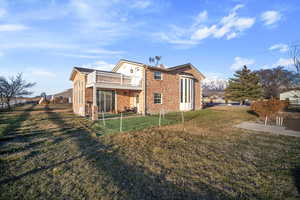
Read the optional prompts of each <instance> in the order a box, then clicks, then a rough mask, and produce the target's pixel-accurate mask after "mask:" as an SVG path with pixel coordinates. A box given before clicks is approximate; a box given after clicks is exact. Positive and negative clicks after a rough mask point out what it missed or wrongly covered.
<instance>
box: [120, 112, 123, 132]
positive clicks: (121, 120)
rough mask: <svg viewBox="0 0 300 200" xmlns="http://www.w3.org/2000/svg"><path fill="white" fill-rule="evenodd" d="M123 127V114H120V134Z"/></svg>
mask: <svg viewBox="0 0 300 200" xmlns="http://www.w3.org/2000/svg"><path fill="white" fill-rule="evenodd" d="M122 126H123V114H122V113H121V117H120V132H122V128H123V127H122Z"/></svg>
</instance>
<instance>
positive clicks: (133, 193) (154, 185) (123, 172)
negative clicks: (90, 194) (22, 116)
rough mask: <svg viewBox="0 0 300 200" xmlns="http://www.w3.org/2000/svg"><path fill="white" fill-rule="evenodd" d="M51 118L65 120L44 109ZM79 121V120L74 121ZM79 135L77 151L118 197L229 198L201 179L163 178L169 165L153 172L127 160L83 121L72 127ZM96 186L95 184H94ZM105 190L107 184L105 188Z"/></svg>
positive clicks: (62, 123)
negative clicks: (77, 126)
mask: <svg viewBox="0 0 300 200" xmlns="http://www.w3.org/2000/svg"><path fill="white" fill-rule="evenodd" d="M46 113H47V114H48V116H49V118H50V119H51V121H52V122H53V123H55V124H57V125H58V126H60V127H64V126H66V121H65V120H64V119H63V118H61V117H60V115H59V114H58V113H55V112H51V109H49V108H48V109H47V111H46ZM78 123H80V122H78ZM78 125H79V124H78ZM76 132H77V133H78V132H80V135H79V136H78V137H77V138H76V140H75V141H76V142H77V145H78V147H79V150H80V152H81V154H83V156H84V158H85V159H86V160H87V161H88V162H89V165H92V166H93V167H94V168H95V169H97V170H99V171H100V172H104V174H105V175H107V176H108V177H109V178H110V180H111V182H112V184H113V185H115V186H117V187H118V189H119V191H118V192H117V193H115V194H114V195H116V194H118V195H119V198H122V199H123V198H124V199H202V198H205V199H233V197H231V196H229V195H228V194H226V193H225V192H224V191H222V190H220V189H217V188H215V187H213V186H211V185H208V184H205V183H199V182H198V183H195V184H194V185H193V188H195V187H196V188H197V189H194V190H191V189H190V187H191V184H190V183H186V182H180V181H179V180H178V181H177V184H174V183H173V182H171V181H168V180H167V175H168V171H169V169H165V168H164V167H163V166H160V167H161V168H162V173H161V174H155V173H152V172H150V171H149V170H147V169H146V168H144V167H143V166H136V165H134V164H133V163H130V164H129V163H128V162H126V161H124V159H122V157H121V156H120V155H119V154H118V152H116V150H114V149H113V148H112V147H111V146H109V145H106V144H104V143H102V142H101V141H100V140H99V139H97V138H95V137H94V136H92V133H91V132H90V131H88V130H87V129H86V127H85V124H80V128H78V129H77V130H76ZM95 187H97V186H95ZM105 190H107V188H105Z"/></svg>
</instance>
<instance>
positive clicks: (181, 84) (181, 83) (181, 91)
mask: <svg viewBox="0 0 300 200" xmlns="http://www.w3.org/2000/svg"><path fill="white" fill-rule="evenodd" d="M180 102H181V103H183V79H180Z"/></svg>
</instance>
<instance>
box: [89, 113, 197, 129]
mask: <svg viewBox="0 0 300 200" xmlns="http://www.w3.org/2000/svg"><path fill="white" fill-rule="evenodd" d="M194 115H195V112H173V113H165V112H164V111H161V112H160V113H158V114H156V115H146V116H142V115H136V114H128V113H121V114H114V115H112V114H106V113H101V114H100V115H99V120H98V121H97V122H95V124H94V127H93V128H94V129H95V130H98V131H99V132H100V133H104V134H106V133H114V132H123V131H133V130H142V129H145V128H151V127H160V126H166V125H172V124H180V123H181V124H184V123H185V122H186V121H189V120H191V119H193V116H194Z"/></svg>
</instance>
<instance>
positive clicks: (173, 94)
mask: <svg viewBox="0 0 300 200" xmlns="http://www.w3.org/2000/svg"><path fill="white" fill-rule="evenodd" d="M154 71H155V70H153V69H147V70H146V112H147V113H158V112H159V111H163V110H164V111H166V112H170V111H179V110H180V88H179V87H180V82H179V79H180V76H179V74H178V73H180V72H186V73H190V74H192V75H193V76H194V77H195V81H194V83H195V88H194V89H195V90H194V93H195V102H194V104H195V109H196V110H198V109H201V108H202V76H201V75H200V74H199V72H198V71H197V70H196V69H194V68H190V67H186V68H181V69H179V70H176V71H174V72H163V71H161V73H162V77H163V78H162V80H155V79H154ZM154 93H161V94H162V104H154Z"/></svg>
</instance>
